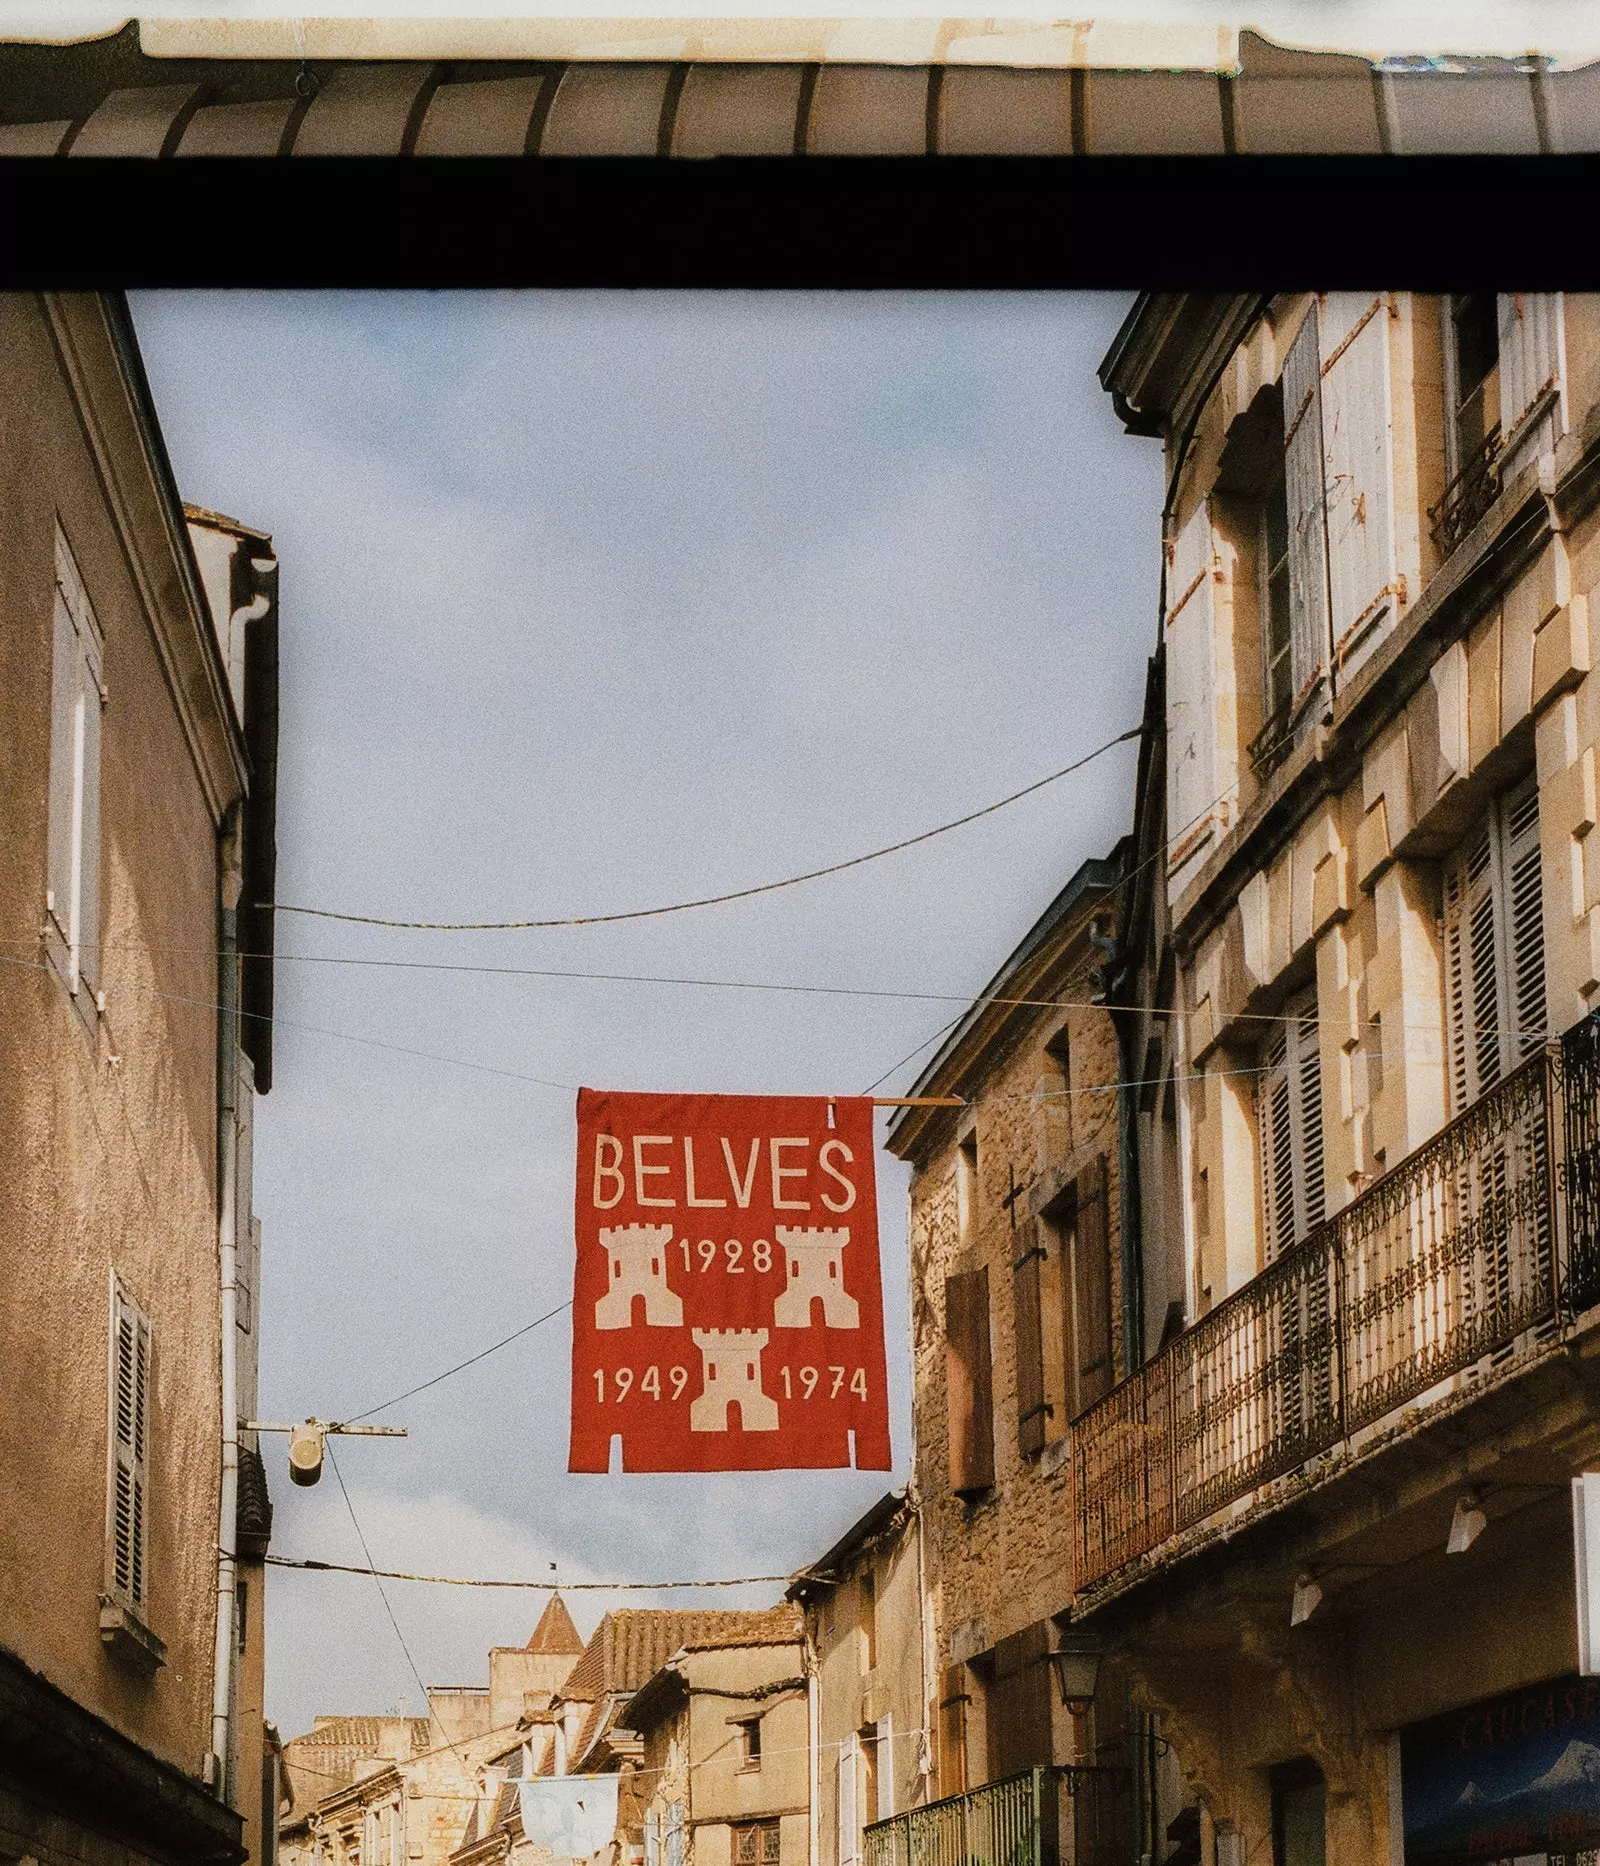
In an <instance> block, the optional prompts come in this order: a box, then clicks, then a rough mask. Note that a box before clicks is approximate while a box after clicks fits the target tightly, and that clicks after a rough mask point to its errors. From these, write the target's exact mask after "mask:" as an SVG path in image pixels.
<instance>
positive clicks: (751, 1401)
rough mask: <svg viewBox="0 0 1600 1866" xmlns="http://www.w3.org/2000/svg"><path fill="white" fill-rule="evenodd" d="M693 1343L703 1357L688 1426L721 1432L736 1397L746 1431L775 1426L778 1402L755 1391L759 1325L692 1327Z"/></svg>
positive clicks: (761, 1340)
mask: <svg viewBox="0 0 1600 1866" xmlns="http://www.w3.org/2000/svg"><path fill="white" fill-rule="evenodd" d="M694 1345H695V1346H696V1347H697V1348H698V1349H699V1350H700V1354H701V1358H702V1360H703V1361H704V1363H705V1384H704V1385H703V1386H702V1388H701V1390H700V1397H699V1398H698V1399H696V1400H692V1401H691V1402H690V1405H689V1430H690V1431H691V1432H726V1431H727V1429H728V1408H729V1407H730V1406H731V1405H733V1404H735V1403H736V1402H737V1404H738V1407H739V1423H740V1424H741V1425H742V1426H743V1427H744V1429H745V1430H746V1431H747V1432H776V1431H777V1429H778V1402H777V1401H776V1400H775V1399H769V1398H768V1397H767V1395H766V1394H765V1393H763V1392H762V1391H761V1350H762V1349H763V1348H764V1347H765V1346H766V1345H767V1331H766V1330H765V1329H764V1328H697V1329H695V1330H694Z"/></svg>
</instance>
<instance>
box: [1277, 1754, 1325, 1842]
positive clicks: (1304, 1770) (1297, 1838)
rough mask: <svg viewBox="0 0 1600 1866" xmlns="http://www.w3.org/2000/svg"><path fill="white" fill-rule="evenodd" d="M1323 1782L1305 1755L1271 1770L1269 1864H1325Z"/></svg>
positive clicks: (1320, 1775)
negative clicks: (1270, 1860)
mask: <svg viewBox="0 0 1600 1866" xmlns="http://www.w3.org/2000/svg"><path fill="white" fill-rule="evenodd" d="M1326 1800H1327V1785H1326V1783H1325V1782H1324V1780H1323V1775H1322V1771H1321V1770H1320V1769H1319V1768H1318V1767H1317V1765H1316V1764H1315V1763H1314V1762H1312V1761H1310V1760H1309V1759H1306V1760H1303V1761H1300V1762H1286V1763H1282V1764H1280V1765H1279V1767H1278V1768H1276V1769H1274V1770H1273V1771H1272V1866H1327V1862H1328V1851H1327V1847H1328V1843H1327V1831H1326V1827H1325V1824H1324V1816H1325V1804H1326Z"/></svg>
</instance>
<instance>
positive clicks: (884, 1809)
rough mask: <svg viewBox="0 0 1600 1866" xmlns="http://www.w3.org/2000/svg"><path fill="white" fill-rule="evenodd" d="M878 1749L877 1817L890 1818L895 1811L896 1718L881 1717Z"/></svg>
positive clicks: (878, 1725)
mask: <svg viewBox="0 0 1600 1866" xmlns="http://www.w3.org/2000/svg"><path fill="white" fill-rule="evenodd" d="M874 1735H875V1742H876V1746H877V1751H878V1807H877V1812H876V1816H875V1818H876V1819H878V1820H880V1821H886V1820H888V1818H889V1816H890V1815H891V1814H893V1813H894V1811H895V1805H894V1718H893V1717H880V1718H879V1719H878V1722H877V1727H876V1730H875V1733H874Z"/></svg>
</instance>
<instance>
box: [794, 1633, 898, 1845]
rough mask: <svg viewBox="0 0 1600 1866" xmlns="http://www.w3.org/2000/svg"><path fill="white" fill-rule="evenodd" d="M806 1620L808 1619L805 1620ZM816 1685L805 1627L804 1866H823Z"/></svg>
mask: <svg viewBox="0 0 1600 1866" xmlns="http://www.w3.org/2000/svg"><path fill="white" fill-rule="evenodd" d="M809 1617H810V1616H809V1615H808V1616H807V1618H808V1619H809ZM817 1684H818V1680H817V1649H816V1646H815V1645H814V1644H813V1642H812V1638H811V1628H810V1626H809V1625H808V1626H807V1627H806V1766H807V1769H808V1770H809V1776H808V1784H809V1785H808V1797H809V1800H810V1804H811V1805H810V1807H809V1809H808V1810H807V1812H808V1814H809V1816H810V1819H809V1821H808V1822H807V1826H806V1866H822V1759H821V1753H820V1748H821V1746H820V1744H819V1742H818V1735H819V1731H820V1720H821V1707H820V1704H819V1702H818V1690H817ZM891 1766H892V1759H891Z"/></svg>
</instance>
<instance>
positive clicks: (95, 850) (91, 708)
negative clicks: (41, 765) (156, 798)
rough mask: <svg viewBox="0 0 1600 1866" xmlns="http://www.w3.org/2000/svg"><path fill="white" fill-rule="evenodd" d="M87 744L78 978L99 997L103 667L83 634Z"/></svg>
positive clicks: (81, 781)
mask: <svg viewBox="0 0 1600 1866" xmlns="http://www.w3.org/2000/svg"><path fill="white" fill-rule="evenodd" d="M79 645H80V662H79V669H80V678H81V680H82V682H83V697H82V709H83V713H82V719H83V725H82V730H83V749H82V754H81V763H80V775H79V780H78V781H79V785H80V787H81V788H80V801H79V824H78V838H77V840H78V914H77V926H76V929H75V932H76V937H77V973H78V978H79V980H80V981H81V982H82V984H83V985H84V987H85V988H86V989H87V991H88V993H89V995H90V997H93V996H94V994H95V992H96V991H97V990H98V988H99V984H100V708H101V700H100V667H99V656H98V654H97V653H96V652H95V648H94V645H93V643H92V642H91V641H89V640H88V639H86V638H80V644H79Z"/></svg>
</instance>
